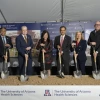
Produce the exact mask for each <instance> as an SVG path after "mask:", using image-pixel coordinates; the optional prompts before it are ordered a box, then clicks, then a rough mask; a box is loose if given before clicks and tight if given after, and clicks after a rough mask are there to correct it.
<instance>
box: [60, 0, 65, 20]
mask: <svg viewBox="0 0 100 100" xmlns="http://www.w3.org/2000/svg"><path fill="white" fill-rule="evenodd" d="M63 3H64V2H63V0H61V22H64V18H63V17H64V9H63Z"/></svg>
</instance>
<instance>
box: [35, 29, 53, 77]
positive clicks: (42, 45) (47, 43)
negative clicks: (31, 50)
mask: <svg viewBox="0 0 100 100" xmlns="http://www.w3.org/2000/svg"><path fill="white" fill-rule="evenodd" d="M52 48H53V43H52V40H50V35H49V32H48V31H47V30H44V31H43V32H42V34H41V39H40V40H39V42H38V44H37V47H36V49H37V50H39V49H40V53H39V57H38V61H39V62H40V66H41V71H43V70H44V68H43V58H42V53H43V52H44V58H45V70H46V71H48V75H49V76H50V75H51V71H50V70H51V63H52Z"/></svg>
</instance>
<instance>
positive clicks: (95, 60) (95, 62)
mask: <svg viewBox="0 0 100 100" xmlns="http://www.w3.org/2000/svg"><path fill="white" fill-rule="evenodd" d="M93 52H94V53H95V49H94V50H93ZM94 62H95V63H96V56H94Z"/></svg>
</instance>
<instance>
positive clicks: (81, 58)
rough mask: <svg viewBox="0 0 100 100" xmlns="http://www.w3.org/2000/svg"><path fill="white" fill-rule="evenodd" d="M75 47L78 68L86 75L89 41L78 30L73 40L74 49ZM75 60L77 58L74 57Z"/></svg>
mask: <svg viewBox="0 0 100 100" xmlns="http://www.w3.org/2000/svg"><path fill="white" fill-rule="evenodd" d="M74 47H75V52H74V57H76V58H77V64H78V68H79V69H80V70H81V72H82V74H83V75H85V74H86V71H85V63H86V54H85V51H86V48H87V43H86V40H84V37H83V34H82V32H76V34H75V40H74V41H73V42H72V51H73V50H74V49H73V48H74ZM74 60H75V59H74Z"/></svg>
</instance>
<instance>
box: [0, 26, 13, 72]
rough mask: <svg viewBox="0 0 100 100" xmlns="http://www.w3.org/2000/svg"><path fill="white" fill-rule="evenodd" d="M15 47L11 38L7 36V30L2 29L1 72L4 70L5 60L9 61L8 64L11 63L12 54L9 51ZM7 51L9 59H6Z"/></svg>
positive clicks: (0, 38) (0, 33)
mask: <svg viewBox="0 0 100 100" xmlns="http://www.w3.org/2000/svg"><path fill="white" fill-rule="evenodd" d="M12 47H13V45H12V42H11V38H10V37H8V36H6V28H5V27H1V29H0V72H1V71H2V70H4V68H3V63H4V61H5V59H7V62H10V54H9V49H11V48H12ZM6 51H7V57H6Z"/></svg>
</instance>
